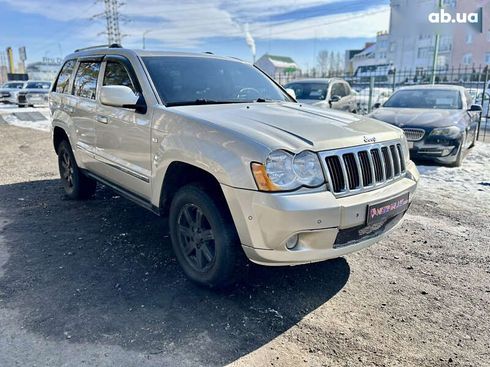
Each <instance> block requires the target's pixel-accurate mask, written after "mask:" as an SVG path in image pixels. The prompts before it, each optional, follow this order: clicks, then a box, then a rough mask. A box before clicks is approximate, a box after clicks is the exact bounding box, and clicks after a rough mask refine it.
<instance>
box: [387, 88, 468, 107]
mask: <svg viewBox="0 0 490 367" xmlns="http://www.w3.org/2000/svg"><path fill="white" fill-rule="evenodd" d="M383 107H395V108H432V109H448V110H457V109H461V108H463V105H462V101H461V95H460V93H459V91H457V90H444V89H406V90H399V91H397V92H395V93H394V94H393V95H392V96H391V98H390V99H388V100H387V101H386V102H385V104H384V105H383Z"/></svg>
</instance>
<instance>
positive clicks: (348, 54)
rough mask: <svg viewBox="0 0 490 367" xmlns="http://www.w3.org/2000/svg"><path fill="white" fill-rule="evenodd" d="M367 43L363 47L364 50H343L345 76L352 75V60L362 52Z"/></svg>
mask: <svg viewBox="0 0 490 367" xmlns="http://www.w3.org/2000/svg"><path fill="white" fill-rule="evenodd" d="M368 45H369V44H368V43H366V44H365V45H364V48H361V49H358V50H345V57H344V71H345V72H346V73H347V74H352V73H353V72H354V71H355V70H354V65H353V63H352V58H353V57H354V56H356V55H357V54H358V53H360V52H362V50H364V49H365V48H367V47H368Z"/></svg>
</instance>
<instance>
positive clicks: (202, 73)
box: [143, 56, 290, 106]
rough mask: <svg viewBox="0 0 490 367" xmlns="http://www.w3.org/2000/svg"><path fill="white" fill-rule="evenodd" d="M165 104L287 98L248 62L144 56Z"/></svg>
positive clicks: (259, 100)
mask: <svg viewBox="0 0 490 367" xmlns="http://www.w3.org/2000/svg"><path fill="white" fill-rule="evenodd" d="M143 62H144V63H145V65H146V67H147V69H148V72H149V73H150V76H151V78H152V80H153V83H154V84H155V87H156V89H157V91H158V94H159V95H160V98H161V99H162V100H163V101H164V103H165V104H166V105H167V106H182V105H192V104H207V103H209V104H213V103H240V102H252V101H258V102H264V101H268V100H274V101H289V100H290V99H289V97H287V96H286V95H285V94H284V93H283V92H282V90H281V89H280V88H279V87H278V86H277V85H275V84H274V83H273V82H272V81H271V80H270V79H269V78H268V77H267V76H266V75H264V74H263V73H262V72H260V71H259V70H258V69H256V68H254V67H253V66H251V65H248V64H245V63H242V62H239V61H231V60H221V59H214V58H207V57H185V56H150V57H143Z"/></svg>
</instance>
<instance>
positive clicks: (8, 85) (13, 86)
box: [2, 83, 24, 89]
mask: <svg viewBox="0 0 490 367" xmlns="http://www.w3.org/2000/svg"><path fill="white" fill-rule="evenodd" d="M23 85H24V83H6V84H4V85H2V88H10V89H22V86H23Z"/></svg>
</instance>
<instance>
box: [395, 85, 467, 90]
mask: <svg viewBox="0 0 490 367" xmlns="http://www.w3.org/2000/svg"><path fill="white" fill-rule="evenodd" d="M406 89H439V90H458V91H462V90H463V91H464V89H465V88H464V87H462V86H461V85H454V84H420V85H410V86H406V87H401V88H399V89H398V90H406Z"/></svg>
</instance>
